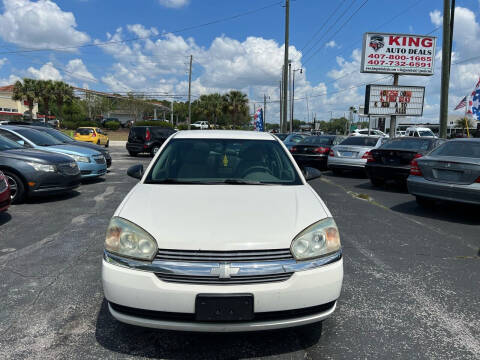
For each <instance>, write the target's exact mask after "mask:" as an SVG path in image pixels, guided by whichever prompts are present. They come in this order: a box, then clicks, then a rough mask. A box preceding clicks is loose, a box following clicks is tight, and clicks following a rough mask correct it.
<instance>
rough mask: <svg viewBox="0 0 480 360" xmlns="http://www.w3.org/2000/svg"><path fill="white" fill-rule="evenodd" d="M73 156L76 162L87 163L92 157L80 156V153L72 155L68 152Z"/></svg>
mask: <svg viewBox="0 0 480 360" xmlns="http://www.w3.org/2000/svg"><path fill="white" fill-rule="evenodd" d="M68 155H69V156H70V157H71V158H73V159H74V160H75V161H76V162H85V163H89V162H90V159H89V158H88V157H86V156H80V155H71V154H68Z"/></svg>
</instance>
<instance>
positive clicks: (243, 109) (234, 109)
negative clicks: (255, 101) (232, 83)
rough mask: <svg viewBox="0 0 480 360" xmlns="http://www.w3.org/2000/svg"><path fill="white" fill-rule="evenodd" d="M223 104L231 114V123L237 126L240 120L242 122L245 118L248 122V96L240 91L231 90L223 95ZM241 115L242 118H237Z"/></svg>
mask: <svg viewBox="0 0 480 360" xmlns="http://www.w3.org/2000/svg"><path fill="white" fill-rule="evenodd" d="M224 104H225V105H224V106H225V109H226V111H228V112H229V113H230V114H231V116H232V125H233V126H234V127H237V126H239V125H240V121H239V120H242V121H241V122H242V123H244V122H245V118H246V120H247V122H248V97H247V95H246V94H244V93H242V92H241V91H237V90H232V91H230V92H229V93H227V94H225V96H224ZM239 115H242V118H243V119H240V118H239Z"/></svg>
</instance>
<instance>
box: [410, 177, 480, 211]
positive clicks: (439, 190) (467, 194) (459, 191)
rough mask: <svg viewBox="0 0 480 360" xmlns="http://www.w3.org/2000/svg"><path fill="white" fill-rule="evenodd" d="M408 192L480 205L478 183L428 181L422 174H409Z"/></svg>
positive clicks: (479, 185)
mask: <svg viewBox="0 0 480 360" xmlns="http://www.w3.org/2000/svg"><path fill="white" fill-rule="evenodd" d="M407 186H408V192H409V193H410V194H412V195H415V196H423V197H426V198H432V199H438V200H446V201H454V202H462V203H468V204H477V205H480V184H479V183H473V184H468V185H460V184H448V183H442V182H436V181H430V180H427V179H425V178H424V177H422V176H409V177H408V179H407Z"/></svg>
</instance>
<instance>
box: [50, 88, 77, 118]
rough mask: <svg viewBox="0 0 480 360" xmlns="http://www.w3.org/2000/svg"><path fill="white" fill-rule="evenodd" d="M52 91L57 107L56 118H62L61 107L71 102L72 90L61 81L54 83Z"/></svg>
mask: <svg viewBox="0 0 480 360" xmlns="http://www.w3.org/2000/svg"><path fill="white" fill-rule="evenodd" d="M53 89H54V94H55V103H56V105H57V111H58V113H57V114H56V115H57V117H60V118H62V117H63V106H64V105H65V104H70V103H71V102H72V101H73V88H72V87H71V86H70V85H68V84H66V83H64V82H63V81H54V82H53Z"/></svg>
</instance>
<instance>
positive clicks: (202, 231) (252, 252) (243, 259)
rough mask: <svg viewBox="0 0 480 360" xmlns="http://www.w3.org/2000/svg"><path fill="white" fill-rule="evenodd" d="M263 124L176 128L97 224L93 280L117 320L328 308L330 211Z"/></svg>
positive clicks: (338, 252) (166, 321) (199, 319)
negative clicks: (100, 233) (102, 228)
mask: <svg viewBox="0 0 480 360" xmlns="http://www.w3.org/2000/svg"><path fill="white" fill-rule="evenodd" d="M304 171H305V176H304V175H303V174H302V171H301V170H300V168H299V167H298V166H297V165H296V163H295V161H294V159H293V158H292V156H291V155H290V153H289V152H288V150H287V148H286V147H285V146H284V145H283V143H282V142H281V141H280V140H279V139H278V138H276V137H275V136H274V135H272V134H269V133H262V132H246V131H245V132H243V131H217V130H212V131H181V132H177V133H175V134H173V135H172V136H171V137H170V138H169V139H168V140H167V141H166V142H165V143H164V144H163V145H162V147H161V149H160V150H159V151H158V153H157V154H156V156H155V158H154V159H153V160H152V162H151V163H150V165H149V166H148V168H147V169H146V170H145V171H143V166H142V165H135V166H133V167H131V168H130V169H129V170H128V174H129V175H130V176H132V177H135V178H139V179H140V181H139V183H138V184H137V185H136V186H135V187H134V188H133V189H132V190H131V191H130V193H129V194H128V195H127V196H126V197H125V199H124V200H123V202H122V203H121V204H120V206H119V207H118V208H117V210H116V211H115V213H114V215H113V217H112V219H111V221H110V224H109V226H108V230H107V235H106V239H105V251H104V257H103V263H102V282H103V289H104V294H105V298H106V299H107V301H108V307H109V310H110V312H111V314H112V315H113V317H115V318H116V319H117V320H119V321H122V322H125V323H129V324H133V325H139V326H145V327H151V328H161V329H170V330H184V331H205V332H209V331H212V332H234V331H254V330H268V329H277V328H285V327H292V326H298V325H305V324H311V323H317V322H321V321H322V320H324V319H325V318H327V317H329V316H330V315H332V313H333V312H334V310H335V308H336V302H337V299H338V298H339V296H340V292H341V288H342V281H343V258H342V247H341V244H340V236H339V231H338V228H337V226H336V224H335V221H334V219H333V218H332V214H331V213H330V211H329V210H328V209H327V207H326V206H325V203H324V202H323V201H322V199H321V198H320V197H319V196H318V195H317V193H316V192H315V191H314V190H313V189H312V187H310V185H309V184H308V183H307V182H306V178H307V179H311V178H314V177H318V176H320V175H319V174H320V172H318V171H316V170H315V169H311V168H305V169H304Z"/></svg>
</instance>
